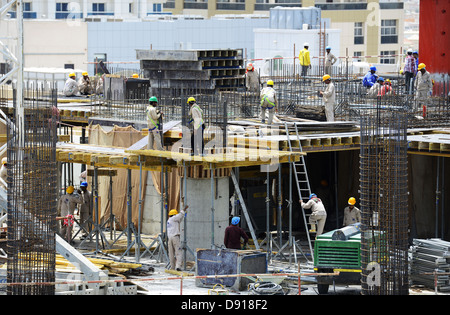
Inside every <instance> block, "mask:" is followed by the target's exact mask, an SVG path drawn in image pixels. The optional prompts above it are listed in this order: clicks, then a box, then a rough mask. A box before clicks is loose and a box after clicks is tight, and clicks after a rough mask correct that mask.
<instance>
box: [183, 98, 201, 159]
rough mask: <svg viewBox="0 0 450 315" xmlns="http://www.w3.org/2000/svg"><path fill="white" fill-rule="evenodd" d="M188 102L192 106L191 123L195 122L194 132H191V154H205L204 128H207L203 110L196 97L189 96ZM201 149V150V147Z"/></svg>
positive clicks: (190, 111)
mask: <svg viewBox="0 0 450 315" xmlns="http://www.w3.org/2000/svg"><path fill="white" fill-rule="evenodd" d="M187 103H188V104H189V106H190V109H189V116H191V120H190V121H189V123H193V129H194V130H193V132H192V134H191V150H192V151H191V155H199V154H200V155H203V150H204V148H205V144H204V141H203V130H204V129H205V122H204V120H203V110H202V109H201V108H200V106H198V105H197V102H196V100H195V98H193V97H189V98H188V100H187ZM200 148H201V151H200V152H199V149H200Z"/></svg>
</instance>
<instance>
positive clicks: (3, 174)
mask: <svg viewBox="0 0 450 315" xmlns="http://www.w3.org/2000/svg"><path fill="white" fill-rule="evenodd" d="M7 165H8V159H7V158H6V157H4V158H3V159H2V167H1V168H0V178H1V179H2V180H0V186H1V187H3V188H5V189H7V188H8V184H7V183H6V180H7V178H8V173H7Z"/></svg>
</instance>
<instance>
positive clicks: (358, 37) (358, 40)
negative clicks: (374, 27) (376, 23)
mask: <svg viewBox="0 0 450 315" xmlns="http://www.w3.org/2000/svg"><path fill="white" fill-rule="evenodd" d="M354 38H355V40H354V44H355V45H362V44H364V29H363V23H362V22H355V31H354Z"/></svg>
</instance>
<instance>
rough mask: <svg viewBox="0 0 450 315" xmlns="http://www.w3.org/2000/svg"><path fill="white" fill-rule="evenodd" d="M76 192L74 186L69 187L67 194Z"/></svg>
mask: <svg viewBox="0 0 450 315" xmlns="http://www.w3.org/2000/svg"><path fill="white" fill-rule="evenodd" d="M74 190H75V188H73V186H69V187H67V189H66V193H68V194H71V193H73V191H74Z"/></svg>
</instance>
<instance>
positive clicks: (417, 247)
mask: <svg viewBox="0 0 450 315" xmlns="http://www.w3.org/2000/svg"><path fill="white" fill-rule="evenodd" d="M410 258H411V263H410V282H411V284H416V285H424V286H426V287H428V288H433V289H434V288H436V289H437V290H438V291H441V292H450V242H447V241H443V240H441V239H437V238H432V239H414V240H413V246H411V248H410Z"/></svg>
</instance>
